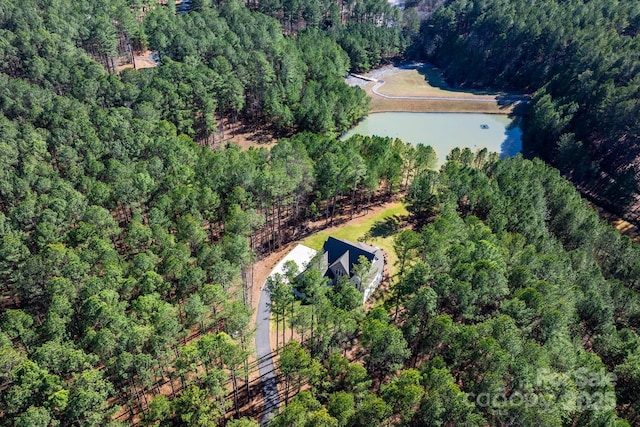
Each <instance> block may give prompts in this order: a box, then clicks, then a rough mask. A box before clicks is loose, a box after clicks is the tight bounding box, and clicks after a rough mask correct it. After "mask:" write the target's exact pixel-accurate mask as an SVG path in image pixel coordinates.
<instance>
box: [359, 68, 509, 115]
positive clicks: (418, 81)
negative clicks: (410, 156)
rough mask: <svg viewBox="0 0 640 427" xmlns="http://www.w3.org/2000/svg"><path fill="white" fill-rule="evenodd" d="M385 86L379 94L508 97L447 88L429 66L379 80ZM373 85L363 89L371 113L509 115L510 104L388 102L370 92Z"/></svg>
mask: <svg viewBox="0 0 640 427" xmlns="http://www.w3.org/2000/svg"><path fill="white" fill-rule="evenodd" d="M382 80H384V84H383V85H382V86H381V87H379V88H378V92H380V93H382V94H385V95H391V96H434V97H444V98H472V99H473V98H477V99H491V100H493V99H495V97H497V96H498V97H499V96H510V95H508V94H505V93H501V92H490V91H477V90H463V89H458V88H452V87H450V86H448V85H447V84H446V82H445V81H444V79H443V78H442V76H441V74H440V72H439V71H438V70H437V69H436V68H434V67H432V66H429V65H426V66H424V67H422V68H419V69H410V70H400V71H398V72H397V73H394V74H388V75H386V76H384V77H383V78H382ZM374 85H375V83H373V82H372V83H368V84H366V85H365V87H364V89H365V91H366V92H367V95H368V96H369V98H371V112H373V113H379V112H388V111H411V112H449V113H494V114H510V113H512V112H513V105H512V104H508V103H507V104H503V103H499V102H498V101H496V102H474V101H465V100H460V101H446V100H421V99H388V98H382V97H380V96H378V95H376V94H374V93H373V92H372V91H371V88H372V87H373V86H374Z"/></svg>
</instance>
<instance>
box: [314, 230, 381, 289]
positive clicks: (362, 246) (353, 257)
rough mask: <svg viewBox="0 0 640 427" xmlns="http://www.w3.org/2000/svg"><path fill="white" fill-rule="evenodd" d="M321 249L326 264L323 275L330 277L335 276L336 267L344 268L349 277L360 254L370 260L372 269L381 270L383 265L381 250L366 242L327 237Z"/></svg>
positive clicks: (333, 277)
mask: <svg viewBox="0 0 640 427" xmlns="http://www.w3.org/2000/svg"><path fill="white" fill-rule="evenodd" d="M323 249H324V251H325V254H326V261H327V265H328V268H327V270H326V272H325V276H328V277H330V278H332V279H335V278H337V277H336V274H335V272H336V271H337V270H336V269H337V268H341V269H342V270H344V272H345V273H346V274H347V276H349V277H350V276H351V270H352V268H353V265H354V264H357V263H358V259H359V258H360V256H361V255H362V256H364V257H365V258H367V259H368V260H369V261H370V262H371V267H372V270H374V269H375V270H376V271H382V269H383V267H384V257H383V255H382V250H381V249H380V248H376V247H375V246H371V245H367V244H366V243H362V242H350V241H348V240H344V239H336V238H335V237H329V238H328V239H327V241H326V242H325V243H324V245H323Z"/></svg>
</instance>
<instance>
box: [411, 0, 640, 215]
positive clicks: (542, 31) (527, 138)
mask: <svg viewBox="0 0 640 427" xmlns="http://www.w3.org/2000/svg"><path fill="white" fill-rule="evenodd" d="M639 33H640V5H638V3H637V2H627V1H608V0H589V1H582V0H570V1H557V0H542V1H535V2H530V1H527V0H516V1H511V0H499V1H485V0H453V1H449V2H447V4H446V6H445V7H442V8H439V9H437V10H436V11H435V12H434V13H433V15H432V17H431V19H430V20H429V21H427V22H425V23H424V24H423V26H422V28H421V38H422V40H421V47H420V48H419V49H418V50H419V51H420V52H422V53H423V54H425V55H427V56H428V57H429V58H430V59H431V60H432V61H434V62H435V63H436V64H437V65H439V66H440V67H441V68H442V69H443V70H444V71H445V74H446V76H447V77H448V78H449V79H450V80H451V81H452V82H455V83H458V84H461V85H464V86H470V87H473V86H476V87H487V86H489V87H494V88H503V89H504V88H510V89H514V90H520V91H524V92H528V93H532V94H533V102H532V103H531V105H530V107H529V111H528V117H527V121H526V124H525V126H524V133H525V135H524V141H523V144H524V147H525V154H526V155H527V156H531V157H533V156H539V157H541V158H543V159H544V160H546V161H548V162H550V163H551V164H553V165H554V166H556V167H557V168H558V169H560V170H561V171H562V173H563V174H564V175H565V176H566V177H568V178H569V179H570V180H571V181H572V182H573V183H574V184H575V185H576V186H577V187H578V188H579V189H580V191H581V192H582V193H583V194H584V195H585V196H587V197H589V198H591V199H592V200H595V201H597V203H598V204H600V205H602V206H605V207H606V208H607V209H609V210H611V211H613V212H616V213H618V214H620V215H624V216H626V217H628V218H630V219H632V220H633V221H636V222H637V221H638V209H639V208H640V205H639V204H638V195H639V194H640V190H639V188H640V186H639V185H638V180H639V177H640V169H638V159H639V156H640V152H639V151H638V147H639V144H638V142H639V141H640V104H639V103H638V99H639V98H640V92H639V90H640V80H639V79H640V77H639V76H640V74H639V73H638V69H639V67H640V60H639V59H638V58H639V53H640V37H638V34H639Z"/></svg>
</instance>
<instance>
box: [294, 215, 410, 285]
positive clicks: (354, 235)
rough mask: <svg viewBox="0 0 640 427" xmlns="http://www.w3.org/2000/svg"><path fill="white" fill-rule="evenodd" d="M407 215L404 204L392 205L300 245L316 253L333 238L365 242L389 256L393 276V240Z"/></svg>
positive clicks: (317, 235) (319, 233)
mask: <svg viewBox="0 0 640 427" xmlns="http://www.w3.org/2000/svg"><path fill="white" fill-rule="evenodd" d="M408 215H409V212H408V211H407V208H406V206H405V205H404V203H401V202H398V203H394V204H393V205H392V206H390V207H389V208H388V209H385V210H383V211H381V212H379V213H378V214H376V215H374V216H372V217H370V218H367V219H365V220H362V221H355V223H353V224H349V225H345V226H344V227H340V228H338V229H337V230H332V231H319V232H318V233H315V234H312V235H311V236H309V237H307V238H306V239H304V240H303V241H302V244H303V245H305V246H308V247H310V248H313V249H315V250H317V251H319V250H321V249H322V245H323V244H324V242H325V241H326V240H327V239H328V238H329V236H333V237H335V238H337V239H346V240H351V241H354V242H365V243H368V244H370V245H373V246H377V247H379V248H381V249H384V250H385V251H386V252H387V254H389V263H390V265H389V268H390V272H391V274H392V275H393V274H395V265H394V264H395V262H396V261H397V260H398V257H397V255H396V253H395V251H394V250H393V238H394V236H395V235H396V234H397V233H398V232H399V231H400V230H401V229H402V227H403V226H404V225H403V224H404V223H405V219H406V217H407V216H408Z"/></svg>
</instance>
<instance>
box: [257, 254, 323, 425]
mask: <svg viewBox="0 0 640 427" xmlns="http://www.w3.org/2000/svg"><path fill="white" fill-rule="evenodd" d="M315 254H316V251H315V250H314V249H311V248H309V247H307V246H304V245H297V246H296V247H295V248H293V249H292V250H291V252H289V253H288V254H287V255H286V256H285V257H284V258H283V259H282V260H280V262H279V263H278V264H277V265H276V266H275V268H274V269H273V270H272V271H271V274H270V276H269V277H271V276H273V275H274V274H276V273H280V274H284V264H285V263H286V262H287V261H290V260H291V261H295V263H296V264H297V265H298V268H299V269H300V271H303V270H304V269H305V268H306V266H307V263H308V262H309V261H310V260H311V258H313V257H314V256H315ZM265 285H266V283H263V285H262V291H261V292H260V302H258V310H257V316H256V357H257V359H258V367H259V371H260V378H262V399H263V402H264V413H263V418H262V420H261V423H260V424H261V425H268V424H269V418H270V417H271V416H272V414H274V413H277V411H278V408H279V407H280V397H279V395H278V382H277V378H276V373H275V366H274V364H273V359H272V353H271V341H270V334H269V326H270V323H271V322H270V318H271V312H270V309H269V307H270V302H271V298H270V297H269V292H268V291H267V289H266V286H265Z"/></svg>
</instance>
